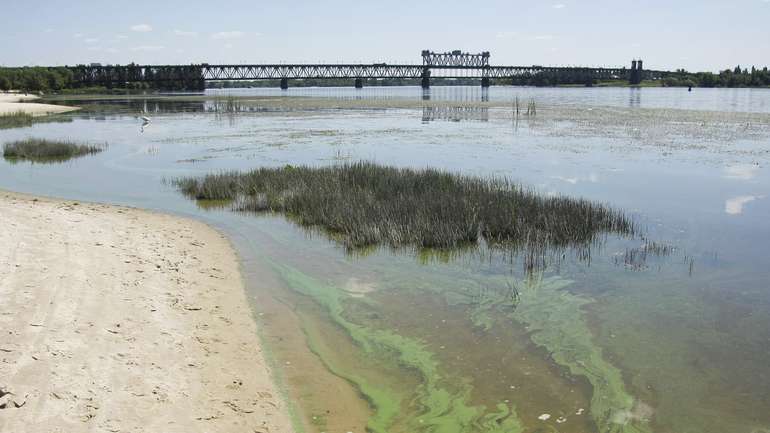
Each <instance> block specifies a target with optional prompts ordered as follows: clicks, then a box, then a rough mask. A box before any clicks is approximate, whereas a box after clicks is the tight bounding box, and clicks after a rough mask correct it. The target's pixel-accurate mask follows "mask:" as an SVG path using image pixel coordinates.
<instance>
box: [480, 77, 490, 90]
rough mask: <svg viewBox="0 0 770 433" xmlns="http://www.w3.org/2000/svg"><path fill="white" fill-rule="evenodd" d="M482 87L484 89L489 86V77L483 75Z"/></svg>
mask: <svg viewBox="0 0 770 433" xmlns="http://www.w3.org/2000/svg"><path fill="white" fill-rule="evenodd" d="M481 87H482V88H483V89H486V88H489V77H483V78H482V79H481Z"/></svg>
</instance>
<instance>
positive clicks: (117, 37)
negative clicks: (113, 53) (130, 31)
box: [115, 35, 128, 39]
mask: <svg viewBox="0 0 770 433" xmlns="http://www.w3.org/2000/svg"><path fill="white" fill-rule="evenodd" d="M115 39H128V36H126V35H115Z"/></svg>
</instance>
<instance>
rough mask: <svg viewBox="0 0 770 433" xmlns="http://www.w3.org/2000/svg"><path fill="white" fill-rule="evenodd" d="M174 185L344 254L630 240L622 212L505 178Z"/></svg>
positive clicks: (328, 175)
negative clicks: (322, 234) (262, 216)
mask: <svg viewBox="0 0 770 433" xmlns="http://www.w3.org/2000/svg"><path fill="white" fill-rule="evenodd" d="M172 183H173V184H174V185H175V186H176V187H178V188H179V190H180V191H181V192H182V193H184V194H185V195H186V196H187V197H189V198H192V199H197V200H225V201H227V203H230V206H231V207H232V208H233V209H234V210H237V211H244V212H256V213H261V212H280V213H283V214H286V215H287V216H288V217H289V218H290V219H291V220H293V221H295V222H296V223H297V224H299V225H301V226H303V227H308V228H314V229H322V230H324V231H326V232H327V233H328V234H330V235H331V236H332V237H333V238H334V239H336V240H338V241H339V242H341V243H342V244H343V245H344V246H346V247H347V248H350V249H359V248H367V247H369V246H372V245H379V244H383V245H389V246H391V247H396V248H398V247H405V246H415V247H418V248H436V249H446V248H457V247H464V246H468V245H472V244H477V243H479V242H484V243H485V244H487V245H489V246H492V247H495V248H512V249H515V250H518V249H520V248H526V249H527V250H528V251H530V253H531V254H535V255H537V254H539V253H541V252H543V251H544V250H545V249H547V248H549V247H558V248H563V247H570V246H585V245H586V244H592V243H593V242H596V241H597V240H598V239H599V238H600V236H601V235H602V234H603V233H617V234H621V235H633V234H634V232H635V227H634V224H633V223H632V222H631V221H630V220H629V219H628V218H626V217H625V216H624V215H623V214H622V213H621V212H619V211H616V210H613V209H610V208H608V207H606V206H604V205H601V204H597V203H593V202H590V201H587V200H583V199H574V198H568V197H561V196H543V195H539V194H537V193H536V192H535V191H533V190H531V189H529V188H526V187H523V186H521V185H518V184H515V183H512V182H510V181H509V180H507V179H504V178H479V177H471V176H464V175H459V174H453V173H449V172H445V171H441V170H435V169H422V170H414V169H408V168H394V167H387V166H380V165H377V164H374V163H369V162H357V163H345V164H339V165H334V166H329V167H320V168H317V167H305V166H302V167H293V166H286V167H283V168H259V169H255V170H252V171H249V172H223V173H218V174H209V175H206V176H204V177H200V178H195V177H186V178H178V179H176V180H173V181H172ZM533 251H535V253H532V252H533ZM533 260H535V259H533Z"/></svg>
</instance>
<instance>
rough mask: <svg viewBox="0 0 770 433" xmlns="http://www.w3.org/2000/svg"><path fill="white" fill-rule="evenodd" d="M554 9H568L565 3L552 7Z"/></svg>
mask: <svg viewBox="0 0 770 433" xmlns="http://www.w3.org/2000/svg"><path fill="white" fill-rule="evenodd" d="M551 7H552V8H554V9H564V8H566V7H567V5H565V4H564V3H556V4H555V5H553V6H551Z"/></svg>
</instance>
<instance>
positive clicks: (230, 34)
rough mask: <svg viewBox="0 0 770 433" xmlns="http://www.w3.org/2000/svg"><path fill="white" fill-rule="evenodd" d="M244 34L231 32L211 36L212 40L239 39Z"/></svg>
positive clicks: (235, 31)
mask: <svg viewBox="0 0 770 433" xmlns="http://www.w3.org/2000/svg"><path fill="white" fill-rule="evenodd" d="M243 35H244V33H243V32H241V31H238V30H232V31H229V32H217V33H214V34H212V35H211V39H238V38H242V37H243Z"/></svg>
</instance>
